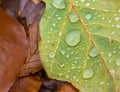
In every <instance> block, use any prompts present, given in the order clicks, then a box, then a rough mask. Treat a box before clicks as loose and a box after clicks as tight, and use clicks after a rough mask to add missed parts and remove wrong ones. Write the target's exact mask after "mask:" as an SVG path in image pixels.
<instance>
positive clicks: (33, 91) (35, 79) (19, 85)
mask: <svg viewBox="0 0 120 92" xmlns="http://www.w3.org/2000/svg"><path fill="white" fill-rule="evenodd" d="M41 84H42V81H41V79H40V77H39V75H38V74H35V75H30V76H27V77H23V78H19V79H18V80H17V81H16V82H15V84H14V85H13V86H12V88H11V90H10V92H38V91H39V89H40V86H41Z"/></svg>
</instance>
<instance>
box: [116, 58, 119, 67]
mask: <svg viewBox="0 0 120 92" xmlns="http://www.w3.org/2000/svg"><path fill="white" fill-rule="evenodd" d="M116 65H117V66H120V58H118V59H117V60H116Z"/></svg>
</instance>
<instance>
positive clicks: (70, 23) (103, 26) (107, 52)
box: [39, 0, 120, 92]
mask: <svg viewBox="0 0 120 92" xmlns="http://www.w3.org/2000/svg"><path fill="white" fill-rule="evenodd" d="M43 1H44V2H45V3H46V11H45V13H44V16H43V17H42V20H41V22H40V30H41V33H40V35H41V42H40V47H39V50H40V52H41V53H40V57H41V60H42V62H43V65H44V68H45V70H46V72H47V74H48V76H49V77H50V78H53V79H58V80H65V81H68V82H71V83H72V84H73V85H74V86H75V87H76V88H78V89H79V90H81V92H120V87H119V86H120V30H119V29H120V21H119V20H120V1H119V0H43Z"/></svg>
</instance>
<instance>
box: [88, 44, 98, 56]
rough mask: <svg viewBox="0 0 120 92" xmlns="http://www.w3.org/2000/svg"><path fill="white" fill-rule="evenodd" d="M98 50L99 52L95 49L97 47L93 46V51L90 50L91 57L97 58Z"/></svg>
mask: <svg viewBox="0 0 120 92" xmlns="http://www.w3.org/2000/svg"><path fill="white" fill-rule="evenodd" d="M98 54H99V53H98V50H97V48H96V47H95V46H93V47H92V48H91V49H90V51H89V55H90V56H91V57H96V56H98Z"/></svg>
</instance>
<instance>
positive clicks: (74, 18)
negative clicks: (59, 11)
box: [69, 12, 79, 22]
mask: <svg viewBox="0 0 120 92" xmlns="http://www.w3.org/2000/svg"><path fill="white" fill-rule="evenodd" d="M69 20H70V22H77V21H78V20H79V18H78V16H77V15H76V13H75V12H70V14H69Z"/></svg>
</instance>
